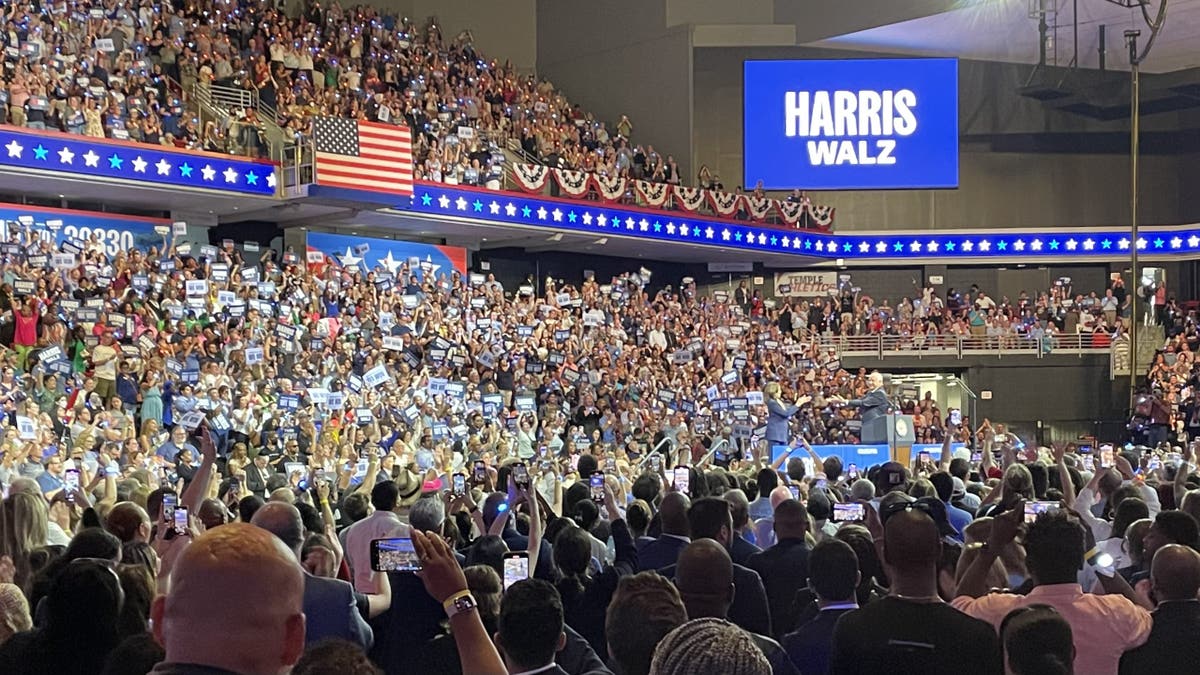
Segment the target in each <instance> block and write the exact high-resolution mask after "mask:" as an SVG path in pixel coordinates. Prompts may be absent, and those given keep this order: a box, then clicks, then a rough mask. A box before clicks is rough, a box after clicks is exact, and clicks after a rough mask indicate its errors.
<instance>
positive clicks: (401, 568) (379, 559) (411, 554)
mask: <svg viewBox="0 0 1200 675" xmlns="http://www.w3.org/2000/svg"><path fill="white" fill-rule="evenodd" d="M371 569H372V570H374V571H376V572H417V571H419V570H420V569H421V559H420V558H419V557H417V551H416V549H414V548H413V543H412V539H409V538H408V537H392V538H390V539H374V540H372V541H371Z"/></svg>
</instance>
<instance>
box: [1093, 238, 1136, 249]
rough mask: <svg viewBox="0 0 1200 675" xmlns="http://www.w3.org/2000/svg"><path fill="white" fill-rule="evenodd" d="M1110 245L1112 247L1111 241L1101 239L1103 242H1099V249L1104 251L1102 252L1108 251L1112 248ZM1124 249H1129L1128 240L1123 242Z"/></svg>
mask: <svg viewBox="0 0 1200 675" xmlns="http://www.w3.org/2000/svg"><path fill="white" fill-rule="evenodd" d="M1112 245H1113V243H1112V241H1111V240H1109V239H1103V240H1101V241H1100V248H1102V249H1104V250H1106V251H1107V250H1109V249H1111V248H1112ZM1125 248H1129V240H1128V239H1127V240H1125Z"/></svg>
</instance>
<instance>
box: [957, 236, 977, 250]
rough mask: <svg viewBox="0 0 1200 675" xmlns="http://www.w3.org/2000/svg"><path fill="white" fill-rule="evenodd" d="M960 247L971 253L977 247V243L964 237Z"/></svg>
mask: <svg viewBox="0 0 1200 675" xmlns="http://www.w3.org/2000/svg"><path fill="white" fill-rule="evenodd" d="M959 248H961V249H962V250H964V251H966V252H967V253H970V252H971V251H972V250H973V249H974V248H975V243H974V242H973V241H971V240H970V239H964V240H963V243H962V246H960V247H959Z"/></svg>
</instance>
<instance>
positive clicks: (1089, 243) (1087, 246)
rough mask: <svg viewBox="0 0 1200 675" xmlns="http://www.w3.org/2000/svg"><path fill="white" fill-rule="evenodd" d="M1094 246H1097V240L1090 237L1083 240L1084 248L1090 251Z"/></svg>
mask: <svg viewBox="0 0 1200 675" xmlns="http://www.w3.org/2000/svg"><path fill="white" fill-rule="evenodd" d="M1094 248H1096V242H1094V241H1092V240H1091V239H1090V238H1089V239H1084V240H1083V250H1085V251H1090V250H1092V249H1094Z"/></svg>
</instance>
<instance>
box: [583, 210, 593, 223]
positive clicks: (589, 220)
mask: <svg viewBox="0 0 1200 675" xmlns="http://www.w3.org/2000/svg"><path fill="white" fill-rule="evenodd" d="M583 224H584V225H591V224H592V214H590V213H588V212H586V211H584V213H583Z"/></svg>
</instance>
